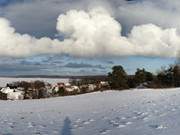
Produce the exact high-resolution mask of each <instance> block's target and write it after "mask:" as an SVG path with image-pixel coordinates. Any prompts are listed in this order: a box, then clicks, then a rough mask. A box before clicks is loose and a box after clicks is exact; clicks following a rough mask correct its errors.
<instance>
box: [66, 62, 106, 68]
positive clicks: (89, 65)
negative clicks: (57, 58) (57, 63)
mask: <svg viewBox="0 0 180 135" xmlns="http://www.w3.org/2000/svg"><path fill="white" fill-rule="evenodd" d="M64 67H67V68H98V69H104V67H103V66H102V65H91V64H86V63H68V64H66V65H64Z"/></svg>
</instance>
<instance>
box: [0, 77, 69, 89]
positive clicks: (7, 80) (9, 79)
mask: <svg viewBox="0 0 180 135" xmlns="http://www.w3.org/2000/svg"><path fill="white" fill-rule="evenodd" d="M34 80H40V81H44V82H48V83H50V84H53V85H54V84H56V83H59V82H63V83H67V82H69V79H68V78H67V79H66V78H15V77H14V78H13V77H0V87H5V86H6V84H7V83H11V82H16V81H28V82H29V81H34Z"/></svg>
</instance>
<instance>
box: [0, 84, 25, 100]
mask: <svg viewBox="0 0 180 135" xmlns="http://www.w3.org/2000/svg"><path fill="white" fill-rule="evenodd" d="M0 93H1V98H2V99H7V100H23V99H24V91H21V90H18V89H11V88H9V87H5V88H2V89H1V90H0ZM5 96H6V97H5Z"/></svg>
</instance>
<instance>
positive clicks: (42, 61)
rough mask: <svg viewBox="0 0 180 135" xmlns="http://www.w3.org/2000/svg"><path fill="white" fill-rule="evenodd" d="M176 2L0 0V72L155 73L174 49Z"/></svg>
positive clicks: (178, 24)
mask: <svg viewBox="0 0 180 135" xmlns="http://www.w3.org/2000/svg"><path fill="white" fill-rule="evenodd" d="M179 7H180V1H178V0H173V1H172V0H158V1H157V0H128V1H127V0H111V1H108V0H98V1H97V0H0V75H3V76H12V75H104V74H107V73H108V72H110V71H111V68H112V66H114V65H122V66H123V67H124V68H125V70H126V71H127V72H128V74H133V73H134V72H135V71H136V69H137V68H145V69H147V70H148V71H151V72H154V73H157V72H158V70H160V69H161V67H163V66H168V65H170V64H174V63H175V62H176V60H177V58H178V57H180V56H179V52H180V51H179V50H180V8H179Z"/></svg>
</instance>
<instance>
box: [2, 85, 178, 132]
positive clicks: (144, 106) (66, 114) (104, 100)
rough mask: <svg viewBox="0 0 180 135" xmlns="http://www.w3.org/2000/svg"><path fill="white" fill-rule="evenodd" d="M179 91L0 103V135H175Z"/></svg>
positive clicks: (89, 95) (121, 93)
mask: <svg viewBox="0 0 180 135" xmlns="http://www.w3.org/2000/svg"><path fill="white" fill-rule="evenodd" d="M179 117H180V89H178V88H177V89H169V90H168V89H167V90H128V91H122V92H115V91H114V92H113V91H109V92H102V93H100V92H97V93H91V94H85V95H80V96H71V97H60V98H52V99H41V100H27V101H0V134H4V135H11V134H12V135H22V134H26V135H31V134H34V135H35V134H37V135H39V134H43V135H101V134H102V135H105V134H107V135H120V134H121V135H145V134H146V135H154V134H156V135H169V134H171V135H178V134H179V132H180V128H179V126H180V119H179Z"/></svg>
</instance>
